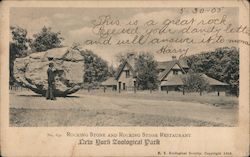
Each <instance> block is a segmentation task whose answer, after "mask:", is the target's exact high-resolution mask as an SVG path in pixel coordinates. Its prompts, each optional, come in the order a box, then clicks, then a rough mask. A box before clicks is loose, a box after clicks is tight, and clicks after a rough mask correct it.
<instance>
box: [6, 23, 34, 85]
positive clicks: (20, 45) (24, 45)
mask: <svg viewBox="0 0 250 157" xmlns="http://www.w3.org/2000/svg"><path fill="white" fill-rule="evenodd" d="M10 31H11V35H12V40H11V41H10V43H9V48H10V49H9V53H10V57H9V63H10V64H9V70H10V82H9V83H10V85H13V83H14V76H13V66H14V61H15V59H16V58H18V57H25V56H27V51H26V50H27V49H28V44H29V42H30V39H29V38H28V37H27V30H26V29H23V28H21V27H19V26H16V27H14V26H11V27H10Z"/></svg>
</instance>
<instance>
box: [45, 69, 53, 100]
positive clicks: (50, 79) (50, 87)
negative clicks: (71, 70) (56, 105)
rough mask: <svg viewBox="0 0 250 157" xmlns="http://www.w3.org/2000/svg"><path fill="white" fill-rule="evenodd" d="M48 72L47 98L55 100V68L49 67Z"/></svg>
mask: <svg viewBox="0 0 250 157" xmlns="http://www.w3.org/2000/svg"><path fill="white" fill-rule="evenodd" d="M47 74H48V90H47V92H46V98H47V99H50V100H55V96H54V91H55V69H53V68H51V67H49V68H48V70H47Z"/></svg>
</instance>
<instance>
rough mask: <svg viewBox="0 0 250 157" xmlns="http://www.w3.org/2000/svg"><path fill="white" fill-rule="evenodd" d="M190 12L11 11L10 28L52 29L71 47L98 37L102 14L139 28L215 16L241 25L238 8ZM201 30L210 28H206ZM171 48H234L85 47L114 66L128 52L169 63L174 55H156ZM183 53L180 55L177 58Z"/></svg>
mask: <svg viewBox="0 0 250 157" xmlns="http://www.w3.org/2000/svg"><path fill="white" fill-rule="evenodd" d="M185 10H187V11H186V12H185V13H184V14H182V15H181V14H180V8H119V9H118V8H103V9H100V8H98V9H95V8H12V9H11V12H10V25H12V26H15V25H18V26H20V27H22V28H25V29H27V31H28V35H29V37H32V34H35V33H37V32H39V31H40V30H41V28H42V27H43V26H48V27H51V28H52V30H53V31H60V32H61V33H62V36H63V38H64V39H65V40H64V42H63V44H64V45H67V46H71V44H72V43H73V42H78V43H84V41H86V40H87V39H95V38H97V36H96V35H94V34H93V33H92V26H93V25H92V21H93V20H95V19H97V18H98V17H99V16H101V15H111V16H112V17H114V18H119V20H120V22H121V23H125V22H127V21H128V20H131V19H138V20H139V25H142V23H144V22H145V21H147V20H150V19H154V20H155V21H157V22H159V23H160V22H162V21H164V19H171V20H176V19H188V18H190V17H191V18H192V17H194V18H195V19H196V20H202V19H207V18H209V17H210V18H213V17H221V16H222V15H226V16H227V21H226V24H229V23H232V24H233V25H235V26H237V25H238V10H237V9H236V8H227V9H226V8H224V9H223V11H222V13H217V14H216V15H215V14H206V13H204V14H193V13H191V10H193V8H189V9H185ZM176 28H177V27H176ZM202 28H207V27H206V26H203V27H202ZM197 35H198V36H200V34H193V35H183V34H175V35H170V34H168V35H166V37H168V38H172V37H173V38H176V37H180V38H183V37H192V38H197ZM222 35H223V36H225V37H226V38H234V39H235V38H237V37H238V36H237V34H236V33H235V34H222ZM114 38H117V39H125V38H129V35H120V36H114ZM164 45H168V47H174V48H176V49H179V48H189V52H188V55H190V54H194V53H199V52H201V51H208V50H213V49H215V48H217V47H222V46H229V47H230V46H235V45H228V43H223V44H202V45H201V44H193V45H188V44H171V43H170V44H166V43H165V44H163V45H161V44H156V45H150V44H146V45H143V46H138V45H134V46H131V45H130V46H127V45H126V46H115V45H111V46H109V45H107V46H96V45H95V46H86V45H82V46H83V47H84V48H87V49H90V50H92V51H93V52H94V53H96V54H98V55H99V56H101V57H102V58H104V59H105V60H107V61H108V62H109V63H111V62H113V63H114V64H115V61H116V59H115V56H116V55H117V54H119V53H122V52H127V51H137V52H141V51H147V52H151V53H152V54H153V55H154V56H155V58H156V59H157V60H158V61H165V60H169V59H170V58H171V56H172V55H173V54H157V53H155V52H156V51H157V50H159V49H160V48H161V47H162V46H164ZM178 55H180V54H177V56H178Z"/></svg>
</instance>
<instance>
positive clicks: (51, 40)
mask: <svg viewBox="0 0 250 157" xmlns="http://www.w3.org/2000/svg"><path fill="white" fill-rule="evenodd" d="M33 37H34V40H33V41H32V42H31V44H30V47H31V49H32V50H33V51H36V52H41V51H46V50H48V49H52V48H57V47H61V43H62V40H63V38H62V37H61V33H60V32H52V31H51V28H50V27H48V28H47V27H45V26H44V27H43V28H42V30H41V31H40V32H39V33H37V34H34V35H33Z"/></svg>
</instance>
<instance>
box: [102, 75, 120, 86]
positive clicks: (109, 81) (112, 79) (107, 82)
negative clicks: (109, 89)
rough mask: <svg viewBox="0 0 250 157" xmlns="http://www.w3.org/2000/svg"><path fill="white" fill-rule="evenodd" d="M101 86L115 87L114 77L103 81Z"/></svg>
mask: <svg viewBox="0 0 250 157" xmlns="http://www.w3.org/2000/svg"><path fill="white" fill-rule="evenodd" d="M101 85H103V86H115V85H117V81H116V80H115V78H114V77H110V78H108V79H107V80H106V81H103V82H102V83H101Z"/></svg>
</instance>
